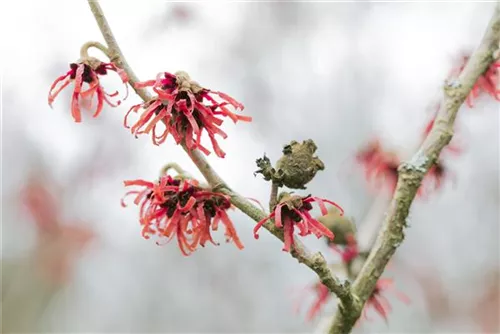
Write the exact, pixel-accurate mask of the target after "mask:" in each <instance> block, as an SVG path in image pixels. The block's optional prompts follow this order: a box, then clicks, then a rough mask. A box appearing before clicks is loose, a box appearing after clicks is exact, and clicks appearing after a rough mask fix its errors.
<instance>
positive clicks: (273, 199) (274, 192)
mask: <svg viewBox="0 0 500 334" xmlns="http://www.w3.org/2000/svg"><path fill="white" fill-rule="evenodd" d="M278 190H279V186H278V184H277V183H276V182H271V194H270V195H269V197H270V198H269V212H273V210H274V207H275V206H276V204H278Z"/></svg>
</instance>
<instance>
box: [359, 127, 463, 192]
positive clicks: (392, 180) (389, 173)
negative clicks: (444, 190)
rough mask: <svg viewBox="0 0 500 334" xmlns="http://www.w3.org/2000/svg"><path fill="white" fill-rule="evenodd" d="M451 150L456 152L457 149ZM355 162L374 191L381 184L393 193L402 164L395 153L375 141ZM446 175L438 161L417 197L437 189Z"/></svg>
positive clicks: (445, 169) (430, 170) (440, 162)
mask: <svg viewBox="0 0 500 334" xmlns="http://www.w3.org/2000/svg"><path fill="white" fill-rule="evenodd" d="M429 131H430V130H429ZM452 149H453V150H457V151H458V149H457V148H452ZM356 160H357V161H358V163H360V164H361V165H362V166H363V168H364V169H365V177H366V179H367V180H368V181H370V182H371V185H372V187H373V189H374V190H375V191H378V190H379V189H380V185H381V184H382V185H385V186H386V187H387V188H388V189H389V190H390V191H391V193H392V192H394V190H395V189H396V184H397V181H398V166H399V165H400V164H401V162H402V161H401V159H400V158H399V157H398V156H397V155H396V154H395V153H393V152H386V151H384V149H383V147H382V145H381V144H380V142H379V141H378V140H375V141H372V142H370V143H369V145H367V147H366V148H364V149H363V150H361V151H360V152H359V153H358V154H357V156H356ZM447 175H448V172H447V168H445V166H444V164H443V162H442V161H438V162H437V163H436V164H435V165H434V166H432V167H431V168H430V169H429V172H428V173H427V175H426V176H425V178H424V181H423V182H422V186H421V187H420V188H419V189H418V192H417V195H418V196H420V197H424V196H425V194H426V193H427V191H429V190H437V189H439V188H440V187H441V185H442V182H443V180H444V178H445V177H446V176H447ZM429 188H431V189H429Z"/></svg>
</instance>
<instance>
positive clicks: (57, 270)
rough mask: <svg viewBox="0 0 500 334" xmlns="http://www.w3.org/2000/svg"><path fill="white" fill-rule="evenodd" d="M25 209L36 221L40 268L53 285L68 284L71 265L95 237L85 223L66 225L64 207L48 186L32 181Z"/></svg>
mask: <svg viewBox="0 0 500 334" xmlns="http://www.w3.org/2000/svg"><path fill="white" fill-rule="evenodd" d="M20 200H21V202H22V204H23V207H24V208H25V209H26V210H27V212H28V213H29V214H30V216H31V217H32V218H33V220H34V223H35V226H36V231H37V237H38V240H37V241H38V245H37V249H36V251H35V261H36V266H37V268H38V269H39V270H40V272H41V273H42V275H44V276H45V277H46V278H48V279H49V280H51V281H52V282H55V283H59V284H64V283H67V282H68V281H69V279H70V276H71V265H72V264H73V263H74V262H75V260H76V259H77V258H78V256H79V255H80V252H81V251H82V250H83V248H85V247H86V246H87V245H88V244H89V243H90V241H92V239H94V237H95V235H94V232H93V231H92V230H90V229H89V228H87V227H85V226H84V225H83V224H82V223H80V222H79V223H78V224H64V223H63V221H62V218H61V207H60V205H59V203H58V202H57V199H56V197H55V196H54V195H53V193H52V192H50V191H49V189H48V187H47V184H45V183H44V182H42V181H40V180H37V179H32V180H30V181H29V183H28V184H27V185H26V186H25V188H24V189H23V190H22V191H21V194H20Z"/></svg>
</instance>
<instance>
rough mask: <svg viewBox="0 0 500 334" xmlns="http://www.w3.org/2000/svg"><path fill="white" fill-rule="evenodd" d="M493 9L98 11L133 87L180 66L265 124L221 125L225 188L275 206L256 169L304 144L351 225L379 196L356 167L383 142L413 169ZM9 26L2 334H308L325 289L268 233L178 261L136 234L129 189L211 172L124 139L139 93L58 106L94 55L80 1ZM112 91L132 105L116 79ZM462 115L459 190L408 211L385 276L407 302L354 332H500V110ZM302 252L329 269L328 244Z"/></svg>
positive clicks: (315, 186) (24, 11) (159, 6)
mask: <svg viewBox="0 0 500 334" xmlns="http://www.w3.org/2000/svg"><path fill="white" fill-rule="evenodd" d="M493 6H494V4H493V3H472V2H471V3H369V2H353V3H307V2H288V3H285V2H265V3H264V2H254V3H248V2H246V3H244V2H241V3H227V2H225V3H216V2H212V3H209V2H207V3H179V2H165V1H142V2H139V1H102V7H103V10H104V12H105V14H106V15H107V18H108V21H109V23H110V25H111V27H112V28H113V30H114V33H115V35H116V38H117V39H118V41H119V43H120V45H121V48H122V50H123V52H124V53H125V55H126V57H127V59H128V62H129V63H130V64H131V66H132V67H133V68H134V70H135V71H136V73H137V74H138V76H139V77H140V78H141V79H142V80H146V79H152V78H154V77H155V75H156V74H157V73H158V72H160V71H168V72H175V71H177V70H185V71H187V72H188V73H190V75H191V76H192V77H193V78H194V79H195V80H197V81H198V82H200V83H201V85H202V86H205V87H208V88H212V89H214V90H220V91H223V92H226V93H227V94H229V95H231V96H233V97H234V98H236V99H237V100H239V101H242V102H243V103H244V105H245V107H246V108H245V111H244V114H245V115H250V116H252V117H253V119H254V121H253V122H252V123H239V124H237V125H236V126H235V125H234V124H232V122H225V123H224V131H226V132H227V133H228V135H229V137H228V139H227V140H223V141H221V142H220V143H221V147H222V148H223V149H224V150H225V151H226V153H227V155H226V158H225V159H218V158H216V157H215V155H214V154H212V155H211V156H210V157H209V161H210V162H211V163H212V164H213V166H214V167H215V168H216V170H217V171H218V172H219V173H220V174H221V175H223V176H224V178H225V179H226V181H227V182H228V184H230V185H231V187H232V188H233V189H235V190H237V191H238V192H240V193H241V194H243V195H245V196H248V197H253V198H257V199H259V200H260V201H262V202H263V203H264V204H265V202H266V201H267V199H268V192H269V185H268V184H267V183H266V182H265V181H263V180H262V179H261V178H260V177H254V176H253V172H254V171H255V170H256V166H255V159H256V158H258V157H261V156H262V155H263V154H264V153H266V154H267V155H268V156H269V157H270V158H271V160H272V161H276V160H277V159H278V158H279V157H280V155H281V149H282V146H283V145H284V144H286V143H288V142H289V141H290V140H292V139H294V140H299V141H301V140H304V139H308V138H312V139H313V140H314V141H315V142H316V143H317V144H318V147H319V148H318V151H317V153H318V155H319V157H320V158H321V159H322V160H323V161H324V162H325V164H326V169H325V170H324V171H322V172H320V173H318V175H317V177H316V178H315V180H314V181H313V182H311V183H310V184H309V185H308V190H307V191H308V192H310V193H314V194H315V195H316V196H319V197H325V198H329V199H331V200H334V201H336V202H337V203H339V204H341V205H342V206H343V207H344V209H345V210H346V212H347V214H348V215H349V216H352V217H353V218H354V220H355V221H356V223H357V224H358V229H359V230H363V226H364V224H367V221H368V220H367V219H366V215H367V212H368V211H369V210H370V208H371V207H373V203H374V201H375V200H376V199H378V196H381V195H380V194H377V193H374V192H373V191H372V190H370V188H369V187H368V183H367V180H365V178H364V174H363V171H362V169H361V168H360V166H357V165H356V164H355V160H354V157H355V155H356V153H357V152H358V151H359V150H360V148H362V147H363V146H364V145H366V144H367V143H368V142H369V141H370V140H372V139H373V138H380V139H381V141H382V142H383V145H384V146H385V147H387V148H388V149H391V150H395V151H397V152H398V154H400V155H401V156H403V157H404V158H406V157H408V156H409V155H410V154H411V153H412V152H414V150H415V148H416V147H417V145H418V144H419V143H420V140H421V136H422V131H423V129H424V128H425V125H426V124H427V122H428V121H429V120H430V118H431V117H432V116H433V113H434V110H435V105H436V103H438V102H439V97H440V87H441V85H442V83H443V81H444V79H445V78H446V77H447V75H448V73H449V71H450V70H451V69H452V68H453V67H456V66H457V59H459V57H460V56H461V55H462V54H463V53H464V52H465V53H467V52H470V51H471V50H473V49H474V47H476V46H477V43H478V41H479V40H480V39H481V37H482V34H483V32H484V30H485V28H486V25H487V22H488V20H489V18H490V15H491V13H492V10H493ZM1 13H2V19H1V21H2V23H1V24H2V43H1V44H2V46H1V47H2V120H1V123H2V149H1V150H2V151H1V153H2V154H1V156H2V165H1V168H2V178H1V181H2V192H1V196H2V210H1V212H2V217H1V218H2V308H3V309H2V315H3V317H2V325H3V326H2V328H3V331H4V332H5V333H13V332H24V333H28V332H60V333H61V332H65V333H77V332H95V333H106V332H109V333H114V332H141V333H142V332H156V333H159V332H168V333H173V332H178V333H180V332H212V333H215V332H249V333H270V332H274V333H278V332H281V333H284V332H287V333H288V332H294V333H303V332H313V331H314V330H315V329H316V328H317V326H318V323H319V321H320V320H319V319H314V320H313V321H306V320H305V318H306V317H305V313H306V310H307V308H308V307H309V306H310V303H309V302H310V301H311V300H310V299H311V298H312V297H311V298H309V299H307V298H305V299H303V300H302V298H300V295H301V294H302V292H303V290H304V288H305V287H307V286H308V285H310V284H311V283H314V282H315V281H316V277H315V275H314V274H313V273H312V272H311V271H310V270H309V269H308V268H307V267H305V266H302V265H300V264H298V263H297V261H296V260H295V259H293V258H292V257H291V256H290V255H289V254H287V253H285V252H282V251H281V248H282V243H281V242H280V241H279V240H277V239H275V238H274V237H273V236H271V235H268V234H266V233H265V232H264V231H263V232H262V233H261V237H260V239H259V240H254V239H253V234H252V228H253V226H254V223H253V221H251V220H250V219H249V218H247V217H245V216H244V215H242V214H241V213H239V212H237V211H234V212H232V213H231V216H232V218H233V219H234V222H235V226H236V228H237V230H238V233H239V235H240V238H241V239H242V241H243V243H244V244H245V249H244V250H243V251H239V250H237V249H236V247H234V245H232V244H225V243H221V245H220V246H219V247H213V246H207V247H205V248H203V249H199V250H198V251H197V252H195V253H194V254H192V255H191V256H190V257H184V256H182V254H181V253H180V251H179V249H178V248H177V246H176V244H175V243H172V244H167V245H165V246H157V245H156V244H155V243H154V242H151V241H148V240H144V239H143V238H142V237H141V235H140V226H139V224H138V208H137V207H136V206H134V205H130V206H129V207H127V208H122V207H121V206H120V199H121V197H122V196H123V194H124V193H125V189H124V187H123V180H128V179H137V178H142V179H147V180H153V179H155V178H156V177H157V176H158V173H159V171H160V168H161V167H162V166H163V165H164V164H166V163H168V162H172V161H175V162H177V163H179V164H180V165H181V166H183V168H184V169H186V170H188V171H189V172H190V173H192V174H193V175H195V176H200V174H199V173H198V172H197V171H196V169H195V167H194V165H193V164H192V163H191V162H190V161H189V159H188V158H187V156H186V155H185V153H184V152H183V151H181V150H180V149H179V148H178V147H176V146H175V145H174V144H173V142H172V141H171V140H168V141H167V143H166V144H164V145H162V146H160V147H156V146H154V145H152V143H151V140H150V138H149V137H147V136H144V137H139V138H138V139H136V138H134V137H133V136H131V135H130V132H129V130H127V129H125V128H124V127H123V125H122V122H123V116H124V115H125V113H126V111H127V110H128V108H127V107H128V106H131V105H133V104H136V103H139V98H138V97H137V96H135V95H134V94H131V96H130V97H129V99H128V100H127V101H125V103H124V105H123V106H121V107H118V108H109V107H107V106H105V109H104V111H103V113H102V114H101V115H100V116H99V117H98V118H96V119H92V117H91V114H90V113H86V114H84V115H83V123H82V124H76V123H74V122H73V119H72V117H71V113H70V92H69V90H68V91H65V92H63V93H62V94H61V95H60V96H59V97H58V99H57V100H56V102H55V103H54V108H53V109H50V107H49V106H48V105H47V94H48V90H49V87H50V85H51V84H52V82H53V81H54V80H55V78H56V77H58V76H60V75H62V74H64V73H66V72H67V70H68V64H69V63H71V62H75V61H76V60H77V59H78V58H79V48H80V46H81V45H82V44H83V43H85V42H87V41H89V40H97V41H102V36H101V35H100V33H99V30H98V28H97V25H96V24H95V21H94V18H93V16H92V14H91V12H90V10H89V8H88V5H87V3H86V1H83V0H82V1H55V0H51V1H17V2H14V1H10V2H7V3H5V4H2V10H1ZM94 55H95V56H98V57H100V58H101V59H103V58H102V55H101V54H99V53H95V54H94ZM108 77H109V78H108ZM103 82H104V83H105V84H106V85H107V87H109V86H111V87H113V88H116V89H119V90H120V89H121V90H123V87H122V85H121V84H120V82H119V79H118V77H117V76H114V75H109V76H107V77H106V78H105V79H104V80H103ZM112 90H113V89H108V91H112ZM462 109H463V110H461V111H460V114H459V117H458V120H457V123H456V137H455V139H454V141H455V142H456V143H458V145H459V146H460V147H461V148H462V153H461V154H460V155H459V156H452V157H449V158H448V157H447V160H446V163H447V166H448V167H449V168H450V170H451V171H452V175H453V178H450V179H447V180H446V181H445V183H444V184H443V186H442V188H441V189H439V190H438V191H436V192H434V193H432V194H431V195H430V196H428V197H426V198H425V199H419V200H417V201H416V202H414V205H413V207H412V210H411V220H410V228H409V229H408V230H407V233H406V240H405V243H404V244H403V245H402V246H401V248H400V249H399V250H398V252H397V254H396V256H395V258H394V260H393V262H392V266H391V268H390V270H388V271H387V274H386V275H389V276H390V277H393V278H394V279H395V284H396V286H397V288H398V290H401V291H403V292H404V293H405V294H407V295H408V297H409V298H410V299H411V304H410V305H404V304H402V303H401V302H398V301H397V300H396V299H394V301H393V299H392V298H391V297H389V299H390V300H391V303H392V306H393V310H392V312H391V314H390V316H389V322H388V324H386V323H385V322H384V321H383V320H382V319H379V318H378V317H375V316H373V317H372V318H373V321H367V322H365V323H363V325H362V326H359V327H358V328H356V330H355V332H358V333H459V332H463V333H497V332H498V331H499V330H500V329H499V316H498V314H499V298H498V297H499V286H498V282H499V242H498V240H499V211H498V210H499V206H500V197H499V188H498V187H499V180H498V175H499V166H498V164H499V112H500V110H499V104H498V103H495V101H494V100H493V99H492V98H490V97H489V96H483V97H481V98H479V99H478V100H477V101H476V102H475V106H474V108H472V109H471V108H467V107H463V108H462ZM383 211H384V209H383V208H382V210H381V211H380V212H379V216H378V217H379V218H380V219H378V218H377V217H375V218H373V217H372V218H371V219H372V220H375V221H379V220H381V219H382V218H383ZM216 237H217V239H218V240H219V241H222V240H223V236H222V235H217V236H216ZM306 244H307V245H308V246H310V247H311V249H316V250H321V251H322V252H323V253H324V254H325V256H326V257H327V258H328V259H329V261H331V262H335V261H337V260H338V259H336V258H335V255H334V254H333V253H332V252H330V251H329V249H328V248H327V246H326V244H325V243H324V241H322V240H317V239H315V238H314V237H311V238H309V239H306ZM297 302H299V303H300V306H301V307H300V309H299V311H297V310H296V306H297V305H296V304H297ZM334 310H335V305H334V304H332V305H328V306H327V307H326V308H325V309H324V310H323V312H322V316H325V317H329V316H331V315H332V314H333V312H334Z"/></svg>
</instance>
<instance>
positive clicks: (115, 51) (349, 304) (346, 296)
mask: <svg viewBox="0 0 500 334" xmlns="http://www.w3.org/2000/svg"><path fill="white" fill-rule="evenodd" d="M88 3H89V6H90V9H91V10H92V13H93V14H94V17H95V20H96V22H97V25H98V26H99V29H100V30H101V33H102V36H103V37H104V40H105V41H106V44H107V46H108V50H109V55H110V60H111V61H113V62H114V63H115V64H116V65H117V66H119V67H121V68H123V70H124V71H125V72H126V73H127V75H128V78H129V83H130V85H131V86H132V88H134V90H135V91H136V93H137V94H138V95H139V96H140V97H141V98H142V99H143V100H144V101H148V100H150V99H151V95H150V94H149V93H148V91H147V90H145V89H140V88H136V87H135V83H137V82H139V79H138V78H137V76H136V75H135V73H134V71H133V70H132V68H131V67H130V65H129V64H128V63H127V61H126V59H125V57H124V55H123V53H122V51H121V50H120V47H119V45H118V42H117V41H116V39H115V37H114V35H113V32H112V31H111V28H110V26H109V24H108V21H107V20H106V17H105V16H104V13H103V11H102V9H101V6H100V5H99V3H98V2H97V1H95V0H88ZM184 150H186V148H185V147H184ZM186 152H187V153H188V154H189V156H190V158H191V160H192V161H193V163H194V164H195V165H196V167H197V168H198V169H199V170H200V172H201V173H202V174H203V176H204V177H205V179H206V180H207V182H208V183H209V184H210V186H211V187H213V188H215V189H217V191H219V192H221V193H224V194H226V195H228V196H230V198H231V203H232V204H233V205H234V206H235V207H237V208H238V209H240V210H241V211H242V212H243V213H245V214H246V215H247V216H249V217H250V218H252V219H253V220H255V221H256V222H258V221H260V220H262V219H263V218H265V217H266V214H265V213H264V212H263V211H262V210H260V209H259V208H257V207H256V206H254V205H253V204H252V203H250V202H249V201H248V200H247V199H245V198H244V197H242V196H240V195H239V194H237V193H236V192H234V191H232V190H231V188H229V186H228V185H227V184H226V183H225V182H224V180H223V179H222V178H221V177H220V176H219V175H218V174H217V173H216V172H215V170H214V169H213V168H212V166H210V164H209V163H208V161H207V160H206V159H205V157H204V156H203V155H202V153H201V152H200V151H198V150H192V151H190V152H188V151H187V150H186ZM264 227H265V228H266V229H267V230H268V231H269V232H271V233H272V234H273V235H274V236H276V237H277V238H279V239H280V240H282V241H283V232H282V230H281V229H277V228H275V226H274V225H273V224H272V223H270V222H268V223H267V224H265V225H264ZM294 246H295V249H294V250H293V251H292V252H291V254H292V256H293V257H294V258H296V259H297V260H298V261H299V262H300V263H303V264H305V265H306V266H308V267H309V268H311V269H312V270H313V271H314V272H315V273H316V274H317V275H318V277H319V279H320V280H321V282H322V283H323V284H324V285H326V286H327V287H328V289H330V291H331V292H332V293H335V294H336V295H337V296H338V297H339V299H340V300H341V304H342V305H344V309H346V310H349V312H351V311H352V309H353V307H354V305H355V304H356V302H355V300H354V299H353V296H352V294H351V293H350V288H349V285H348V283H347V284H346V283H344V284H343V283H341V282H340V281H339V279H338V278H336V277H334V276H333V273H332V271H331V270H330V268H329V267H328V264H327V263H326V261H325V259H324V258H323V256H322V255H321V253H315V254H312V253H311V252H310V251H308V250H307V249H306V248H305V246H304V245H303V244H302V242H300V241H299V240H297V239H295V240H294Z"/></svg>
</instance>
